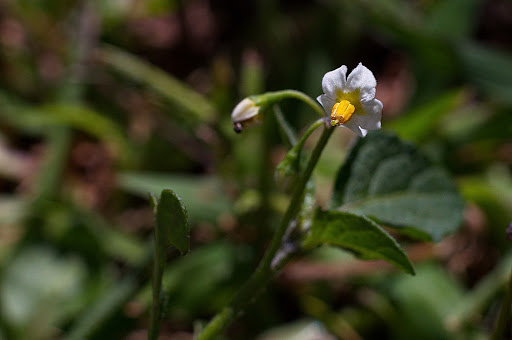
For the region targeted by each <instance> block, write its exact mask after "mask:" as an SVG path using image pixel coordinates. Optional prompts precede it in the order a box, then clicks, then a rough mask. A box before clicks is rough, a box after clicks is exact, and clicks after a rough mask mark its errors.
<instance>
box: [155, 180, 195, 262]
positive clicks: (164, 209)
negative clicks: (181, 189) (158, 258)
mask: <svg viewBox="0 0 512 340" xmlns="http://www.w3.org/2000/svg"><path fill="white" fill-rule="evenodd" d="M156 228H157V229H158V231H157V234H159V236H161V238H157V239H159V240H158V242H159V243H160V245H159V246H161V247H163V249H165V248H167V247H168V246H170V245H172V246H174V247H176V249H178V250H179V251H180V252H181V254H186V253H188V251H189V250H190V226H189V224H188V215H187V209H186V208H185V205H184V204H183V201H182V200H181V198H180V197H179V196H178V195H176V193H174V191H172V190H168V189H166V190H163V191H162V194H161V195H160V200H159V201H158V205H157V208H156Z"/></svg>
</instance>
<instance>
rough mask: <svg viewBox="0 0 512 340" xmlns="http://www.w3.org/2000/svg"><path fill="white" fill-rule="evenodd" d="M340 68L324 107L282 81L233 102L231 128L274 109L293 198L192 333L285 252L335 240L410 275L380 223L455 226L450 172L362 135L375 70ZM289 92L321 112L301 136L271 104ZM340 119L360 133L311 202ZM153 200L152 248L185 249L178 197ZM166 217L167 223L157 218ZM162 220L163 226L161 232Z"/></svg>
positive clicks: (279, 264)
mask: <svg viewBox="0 0 512 340" xmlns="http://www.w3.org/2000/svg"><path fill="white" fill-rule="evenodd" d="M346 73H347V67H346V66H345V65H343V66H341V67H340V68H338V69H336V70H334V71H331V72H328V73H327V74H326V75H325V76H324V77H323V80H322V89H323V92H324V94H322V95H320V96H319V97H318V99H317V100H318V102H319V103H320V104H321V106H320V105H319V104H318V103H317V102H316V101H314V100H313V99H312V98H310V97H309V96H307V95H306V94H304V93H301V92H299V91H294V90H284V91H277V92H269V93H265V94H261V95H256V96H251V97H249V98H246V99H244V100H242V101H241V102H240V103H239V104H238V105H237V106H236V107H235V109H234V110H233V113H232V120H233V123H234V130H235V131H236V132H238V133H239V132H242V131H243V130H244V129H246V128H248V127H250V126H254V125H255V123H258V122H262V121H263V120H264V119H265V117H264V116H265V115H270V114H272V113H275V114H276V116H277V118H278V119H277V122H278V123H279V124H280V127H281V129H283V130H285V131H287V132H288V133H287V134H285V135H286V136H288V137H287V138H288V140H287V143H288V144H289V145H291V148H290V150H289V152H288V153H287V155H286V156H285V158H284V159H283V160H282V162H281V163H280V164H279V165H278V166H277V169H276V179H277V180H278V182H281V183H280V184H283V183H282V182H285V183H284V184H285V185H284V187H285V188H288V189H291V199H290V203H289V205H288V208H287V210H286V212H285V214H284V216H283V217H282V219H281V222H280V224H279V227H278V228H277V229H276V230H275V231H274V235H273V238H272V240H271V242H270V244H269V246H268V247H267V249H266V252H265V254H264V256H263V258H262V260H261V261H260V263H259V265H258V267H257V268H256V269H255V271H254V272H253V273H252V275H251V277H250V278H249V279H248V280H247V282H246V283H245V284H244V285H243V286H242V288H241V289H240V290H239V291H238V293H236V294H235V296H234V297H233V298H232V300H231V301H230V302H229V303H228V304H227V305H226V306H225V307H224V308H223V309H222V310H221V311H220V312H219V313H218V314H217V315H216V316H215V317H214V318H213V319H212V320H211V321H210V322H209V323H208V324H206V325H205V327H204V328H203V329H201V330H199V333H198V334H197V337H196V339H198V340H207V339H215V338H217V337H218V336H219V335H220V334H221V333H222V332H223V331H224V330H225V329H226V328H227V327H228V325H229V324H230V323H231V322H232V321H233V320H234V319H235V318H236V317H237V316H239V315H240V314H241V313H243V312H244V310H245V309H246V308H247V307H248V305H249V304H250V302H251V301H252V300H253V299H254V297H255V296H257V295H258V294H259V293H261V291H262V290H263V289H265V287H266V286H267V285H268V283H269V282H270V281H271V280H272V279H273V278H274V277H275V276H276V275H277V274H278V273H279V272H280V270H281V269H282V268H283V267H284V266H285V265H286V264H287V263H288V262H289V261H290V260H292V259H293V258H295V257H297V256H299V255H300V254H303V253H304V252H307V251H308V250H311V249H314V248H316V247H318V246H321V245H331V246H336V247H340V248H343V249H345V250H348V251H350V252H352V253H353V254H354V255H355V256H357V257H359V258H361V259H364V260H376V259H381V260H385V261H388V262H390V263H391V264H393V265H395V266H396V267H397V268H399V269H401V270H403V271H404V272H406V273H408V274H414V268H413V265H412V264H411V262H410V260H409V258H408V257H407V255H406V253H405V252H404V251H403V249H402V248H401V246H400V245H399V244H398V243H397V242H396V240H395V239H394V238H393V237H392V236H391V235H390V234H389V233H388V232H387V231H386V229H384V228H383V226H386V227H389V228H393V229H394V230H395V231H396V232H403V233H406V234H407V235H408V236H409V237H411V236H412V237H416V238H418V239H421V240H425V239H430V240H434V241H439V240H440V239H441V238H442V237H443V236H445V235H447V234H449V233H451V232H453V231H454V230H455V229H456V228H457V227H458V226H459V224H460V222H461V219H462V210H463V201H462V199H461V197H460V196H459V193H458V192H457V190H456V187H455V185H454V183H453V181H452V179H451V178H450V177H449V176H448V175H447V174H446V173H445V172H444V171H443V170H442V169H441V168H440V167H438V166H436V165H435V164H433V163H432V162H430V161H429V160H428V159H427V158H426V157H424V156H423V155H422V154H421V153H420V152H419V151H418V150H417V149H416V148H415V146H414V145H412V144H409V143H406V142H403V141H401V140H400V139H399V138H398V137H396V136H394V135H390V134H387V133H383V132H372V133H369V134H368V130H378V129H380V128H381V114H382V103H381V102H380V101H379V100H378V99H376V98H375V93H376V90H375V87H376V84H377V83H376V80H375V77H374V76H373V74H372V72H371V71H370V70H369V69H368V68H366V67H365V66H363V65H362V64H359V65H358V66H357V67H356V68H355V69H354V70H353V71H352V72H351V73H350V74H349V75H348V77H347V76H346ZM289 98H295V99H299V100H301V101H303V102H305V103H306V104H307V105H309V106H310V107H311V108H312V109H313V110H314V111H315V112H316V113H318V115H319V116H320V118H319V119H318V120H317V121H315V122H313V123H312V124H311V126H309V127H308V128H306V129H305V132H304V133H303V135H302V136H301V137H299V138H297V137H295V136H294V135H293V133H292V132H291V128H290V126H289V125H288V123H287V122H286V120H285V119H284V117H283V115H282V114H281V112H280V110H279V109H278V107H277V104H278V103H279V102H280V101H282V100H286V99H289ZM267 118H268V117H267ZM338 126H343V127H347V128H349V129H351V130H352V131H354V132H355V133H356V134H357V135H358V136H359V137H357V140H356V141H355V143H353V146H352V149H351V150H350V152H349V154H348V156H347V158H346V160H345V162H344V164H343V165H342V166H341V168H340V169H339V171H338V174H337V178H336V180H335V184H334V190H333V193H332V197H331V201H330V204H329V206H328V207H325V208H322V207H316V204H315V199H314V182H313V179H312V177H311V175H312V173H313V170H314V169H315V166H316V164H317V162H318V160H319V158H320V155H321V153H322V151H323V149H324V147H325V146H326V144H327V143H328V141H329V138H330V137H331V135H332V134H333V132H334V131H335V130H336V129H337V127H338ZM316 129H322V133H321V135H320V137H319V139H318V140H317V142H316V145H315V146H314V147H313V150H312V151H311V152H310V155H309V158H307V157H305V151H304V150H303V149H304V145H305V141H306V140H307V139H308V138H309V137H310V136H311V134H312V133H313V132H314V131H315V130H316ZM361 137H362V138H361ZM153 202H154V203H153V204H154V206H155V207H156V208H155V209H156V211H157V223H156V225H157V230H156V234H155V235H156V247H157V248H158V249H160V248H161V247H164V246H168V245H169V244H171V245H174V246H175V247H176V248H178V249H179V250H180V251H181V252H182V253H183V252H186V251H187V250H188V239H187V236H186V235H187V233H188V227H186V226H185V222H183V221H185V220H186V217H185V216H186V213H184V207H182V205H181V203H180V201H179V199H178V198H177V196H176V195H175V194H173V193H172V192H163V193H162V198H161V199H160V202H158V203H157V202H156V199H153ZM166 202H167V203H166ZM163 204H167V205H172V210H173V211H174V212H175V213H176V214H177V215H176V216H177V218H176V221H172V218H169V214H165V213H164V211H163V210H162V205H163ZM180 207H181V208H180ZM180 216H181V217H180ZM164 218H165V219H167V221H166V222H162V220H163V219H164ZM167 227H169V228H170V231H166V232H163V231H162V229H165V228H167ZM162 235H173V236H172V237H170V236H169V237H167V236H166V237H165V240H164V244H162ZM176 240H177V241H176ZM176 242H178V243H176ZM167 243H168V244H167ZM155 254H156V261H155V271H154V273H155V276H154V278H153V279H154V285H153V287H154V289H155V291H154V294H153V296H154V304H155V303H156V305H154V308H153V313H152V322H151V325H156V323H155V318H156V317H157V316H158V314H159V307H158V301H159V289H160V285H159V284H158V282H159V280H161V272H162V263H161V262H159V260H158V258H159V257H161V256H159V255H158V254H162V250H161V249H160V250H158V251H156V252H155ZM155 306H156V307H155ZM157 333H158V330H157V327H156V326H153V327H152V329H151V332H150V338H151V339H155V338H156V336H157Z"/></svg>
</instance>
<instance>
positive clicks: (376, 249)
mask: <svg viewBox="0 0 512 340" xmlns="http://www.w3.org/2000/svg"><path fill="white" fill-rule="evenodd" d="M322 244H329V245H334V246H338V247H341V248H344V249H347V250H349V251H351V252H353V253H354V254H355V255H356V256H358V257H359V258H361V259H364V260H377V259H382V260H386V261H388V262H390V263H392V264H394V265H395V266H397V267H398V268H400V269H402V270H403V271H405V272H406V273H409V274H414V268H413V267H412V264H411V262H410V261H409V258H408V257H407V255H406V254H405V252H404V251H403V250H402V248H400V246H399V245H398V243H397V242H396V241H395V240H394V239H393V238H392V237H391V236H390V235H389V234H388V233H387V232H386V231H385V230H384V229H382V228H381V227H380V226H379V225H378V224H377V223H375V222H373V221H372V220H370V219H369V218H367V217H364V216H359V215H355V214H352V213H349V212H343V211H335V210H329V211H322V210H320V209H318V210H317V211H316V213H315V216H314V218H313V224H312V226H311V232H310V234H309V235H308V237H307V239H306V241H305V242H304V246H305V247H315V246H319V245H322Z"/></svg>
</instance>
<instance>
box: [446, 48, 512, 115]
mask: <svg viewBox="0 0 512 340" xmlns="http://www.w3.org/2000/svg"><path fill="white" fill-rule="evenodd" d="M456 51H457V54H458V56H459V58H460V60H461V63H462V67H463V68H464V73H465V74H466V77H467V78H468V79H470V80H471V81H472V82H473V83H475V85H477V86H478V87H480V88H481V89H482V90H483V91H484V92H485V93H487V94H488V95H489V96H490V97H491V98H494V99H496V100H497V101H499V102H500V103H502V104H505V105H508V106H512V96H511V95H510V94H511V93H512V55H510V54H509V53H505V52H502V51H498V50H494V49H491V48H486V47H483V46H480V45H477V44H474V43H463V44H459V45H457V49H456Z"/></svg>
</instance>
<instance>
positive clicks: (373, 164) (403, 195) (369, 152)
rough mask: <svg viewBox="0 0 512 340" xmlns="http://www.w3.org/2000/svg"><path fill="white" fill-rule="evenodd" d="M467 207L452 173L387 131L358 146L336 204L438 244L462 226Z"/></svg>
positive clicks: (348, 162)
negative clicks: (450, 174) (415, 230)
mask: <svg viewBox="0 0 512 340" xmlns="http://www.w3.org/2000/svg"><path fill="white" fill-rule="evenodd" d="M463 206H464V204H463V201H462V199H461V197H460V195H459V193H458V192H457V189H456V187H455V184H454V182H453V181H452V179H451V178H450V176H448V175H447V174H446V172H444V171H443V170H442V169H441V168H440V167H438V166H435V165H433V164H432V163H431V162H429V161H428V160H427V159H426V158H425V157H424V156H423V155H421V154H420V152H419V151H418V150H417V149H416V147H415V146H413V145H412V144H409V143H405V142H403V141H401V140H400V139H399V138H398V137H396V136H393V135H389V134H385V133H382V132H377V133H370V134H369V135H368V136H367V137H366V138H364V139H363V138H361V139H359V140H358V142H357V143H356V145H355V146H354V147H353V148H352V150H351V152H350V154H349V156H348V157H347V160H346V161H345V163H344V164H343V166H342V167H341V168H340V170H339V172H338V177H337V180H336V183H335V188H334V192H333V197H332V201H331V207H333V208H336V209H339V210H344V211H350V212H353V213H357V214H364V215H366V216H369V217H372V218H374V219H376V220H378V221H380V222H382V223H386V224H389V225H390V226H394V227H401V228H404V227H405V228H407V227H412V228H415V229H417V230H418V232H421V233H423V234H428V235H430V237H431V238H432V239H433V240H436V241H437V240H440V239H441V237H442V236H444V235H446V234H448V233H451V232H453V231H454V230H455V229H456V228H457V227H458V226H459V224H460V222H461V220H462V212H463ZM407 230H408V231H409V232H410V230H411V229H410V228H408V229H407Z"/></svg>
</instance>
